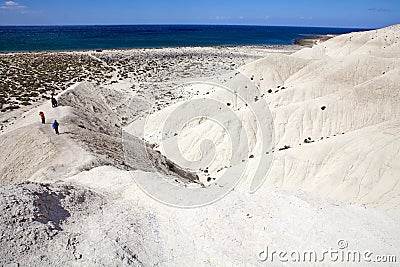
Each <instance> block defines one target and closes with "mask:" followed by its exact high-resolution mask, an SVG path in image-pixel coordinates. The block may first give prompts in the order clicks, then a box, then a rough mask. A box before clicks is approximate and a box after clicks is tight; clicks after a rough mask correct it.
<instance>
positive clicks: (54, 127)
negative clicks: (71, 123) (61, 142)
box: [52, 120, 60, 134]
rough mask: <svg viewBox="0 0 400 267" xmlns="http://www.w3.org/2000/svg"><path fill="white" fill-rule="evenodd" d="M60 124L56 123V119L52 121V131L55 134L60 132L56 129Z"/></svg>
mask: <svg viewBox="0 0 400 267" xmlns="http://www.w3.org/2000/svg"><path fill="white" fill-rule="evenodd" d="M59 125H60V124H59V123H58V121H57V120H54V122H53V125H52V126H53V129H54V131H56V134H60V132H59V131H58V126H59Z"/></svg>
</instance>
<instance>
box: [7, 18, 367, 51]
mask: <svg viewBox="0 0 400 267" xmlns="http://www.w3.org/2000/svg"><path fill="white" fill-rule="evenodd" d="M367 30H371V29H366V28H335V27H314V26H312V27H304V26H265V25H213V24H132V25H124V24H121V25H23V26H21V25H2V26H0V52H3V53H9V52H45V51H82V50H83V51H85V50H98V49H102V50H111V49H134V48H169V47H170V48H174V47H219V46H270V45H292V44H293V43H294V40H296V39H301V38H310V37H311V38H312V37H315V36H320V35H329V34H335V35H337V34H345V33H349V32H355V31H367Z"/></svg>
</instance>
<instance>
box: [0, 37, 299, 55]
mask: <svg viewBox="0 0 400 267" xmlns="http://www.w3.org/2000/svg"><path fill="white" fill-rule="evenodd" d="M295 40H297V39H294V40H293V43H292V44H276V45H217V46H163V47H132V48H102V49H100V48H99V49H78V50H37V51H36V50H32V51H0V56H1V55H9V54H40V53H82V52H89V53H101V52H119V51H123V52H126V51H139V50H163V49H188V48H189V49H207V48H215V49H224V48H250V49H251V48H258V49H260V48H261V49H279V48H297V49H301V47H300V46H299V45H297V44H295V43H294V41H295Z"/></svg>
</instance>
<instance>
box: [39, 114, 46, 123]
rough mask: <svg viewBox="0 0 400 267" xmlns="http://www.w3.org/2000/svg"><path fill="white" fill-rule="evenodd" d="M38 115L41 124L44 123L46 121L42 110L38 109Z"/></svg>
mask: <svg viewBox="0 0 400 267" xmlns="http://www.w3.org/2000/svg"><path fill="white" fill-rule="evenodd" d="M39 116H40V118H41V119H42V124H45V123H46V117H45V116H44V113H43V111H40V112H39Z"/></svg>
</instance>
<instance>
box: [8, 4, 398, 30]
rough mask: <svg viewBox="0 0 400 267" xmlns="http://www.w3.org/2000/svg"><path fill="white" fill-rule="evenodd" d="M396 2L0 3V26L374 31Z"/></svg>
mask: <svg viewBox="0 0 400 267" xmlns="http://www.w3.org/2000/svg"><path fill="white" fill-rule="evenodd" d="M396 23H400V0H374V1H373V0H336V1H333V0H293V1H290V0H276V1H271V0H198V1H193V0H141V1H138V0H108V1H103V0H96V1H95V0H92V1H85V0H15V1H3V0H0V25H71V24H79V25H83V24H250V25H254V24H255V25H293V26H330V27H361V28H379V27H384V26H388V25H392V24H396Z"/></svg>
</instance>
